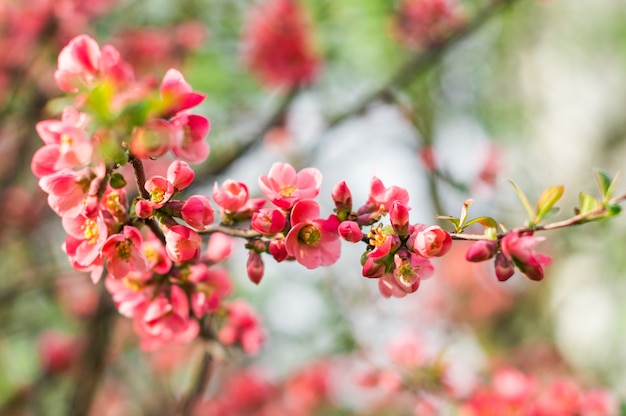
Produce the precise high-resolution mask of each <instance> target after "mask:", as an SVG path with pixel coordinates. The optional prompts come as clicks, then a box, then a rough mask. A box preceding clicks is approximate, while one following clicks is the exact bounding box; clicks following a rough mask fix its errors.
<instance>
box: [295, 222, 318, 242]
mask: <svg viewBox="0 0 626 416" xmlns="http://www.w3.org/2000/svg"><path fill="white" fill-rule="evenodd" d="M321 239H322V233H321V232H320V230H319V229H318V228H317V227H315V226H314V225H305V226H304V227H302V229H301V230H300V232H299V233H298V240H299V241H300V242H302V243H304V244H306V245H309V246H314V245H317V244H318V243H319V242H320V240H321Z"/></svg>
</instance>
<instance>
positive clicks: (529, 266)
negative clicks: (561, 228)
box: [500, 230, 552, 280]
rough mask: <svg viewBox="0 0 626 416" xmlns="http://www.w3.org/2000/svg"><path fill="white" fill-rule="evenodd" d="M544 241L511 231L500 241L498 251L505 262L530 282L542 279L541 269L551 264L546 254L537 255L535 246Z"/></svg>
mask: <svg viewBox="0 0 626 416" xmlns="http://www.w3.org/2000/svg"><path fill="white" fill-rule="evenodd" d="M543 240H545V238H544V237H536V236H534V235H532V234H522V233H521V232H520V231H518V230H512V231H511V232H509V233H508V234H507V235H505V236H504V237H503V238H502V240H500V249H501V250H502V254H503V255H504V256H505V257H506V259H507V260H509V261H510V262H513V263H514V264H515V266H517V268H518V269H520V271H521V272H522V273H524V274H525V275H526V277H528V278H529V279H531V280H541V279H543V267H544V266H547V265H549V264H550V263H551V262H552V258H551V257H550V256H548V255H546V254H542V253H537V252H536V251H535V249H534V246H535V244H537V243H538V242H540V241H543Z"/></svg>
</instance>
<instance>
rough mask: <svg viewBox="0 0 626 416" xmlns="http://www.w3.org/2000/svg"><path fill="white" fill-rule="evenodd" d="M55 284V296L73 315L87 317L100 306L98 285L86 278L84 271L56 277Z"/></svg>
mask: <svg viewBox="0 0 626 416" xmlns="http://www.w3.org/2000/svg"><path fill="white" fill-rule="evenodd" d="M54 286H55V290H54V295H55V298H56V299H57V301H58V302H59V304H60V305H61V306H62V308H63V309H64V310H66V311H68V312H69V313H70V314H71V315H74V316H76V317H79V318H86V317H88V316H90V315H91V314H93V313H94V312H95V311H96V308H97V307H98V290H97V289H96V288H97V286H96V285H94V284H92V283H91V282H90V281H89V280H87V279H85V276H84V275H83V274H82V273H77V272H70V273H65V274H62V275H60V276H58V277H57V278H56V280H55V282H54Z"/></svg>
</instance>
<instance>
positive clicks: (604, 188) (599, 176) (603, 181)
mask: <svg viewBox="0 0 626 416" xmlns="http://www.w3.org/2000/svg"><path fill="white" fill-rule="evenodd" d="M593 175H594V176H595V177H596V182H597V183H598V188H599V189H600V195H602V198H603V199H604V200H608V198H607V194H608V192H609V189H610V188H611V182H612V179H611V175H609V173H608V172H607V171H605V170H603V169H599V168H594V169H593ZM609 198H610V197H609Z"/></svg>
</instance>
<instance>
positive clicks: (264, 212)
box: [250, 208, 287, 235]
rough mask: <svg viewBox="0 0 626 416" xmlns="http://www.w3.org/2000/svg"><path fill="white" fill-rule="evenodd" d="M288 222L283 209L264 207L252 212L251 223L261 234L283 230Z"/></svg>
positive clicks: (270, 233)
mask: <svg viewBox="0 0 626 416" xmlns="http://www.w3.org/2000/svg"><path fill="white" fill-rule="evenodd" d="M286 223H287V219H286V218H285V214H284V213H283V212H282V211H281V210H278V209H265V208H262V209H260V210H259V211H257V212H255V213H254V214H252V221H251V223H250V225H251V226H252V228H254V229H255V230H256V231H258V232H259V233H261V234H265V235H272V234H276V233H279V232H281V231H282V230H283V228H285V224H286Z"/></svg>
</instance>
